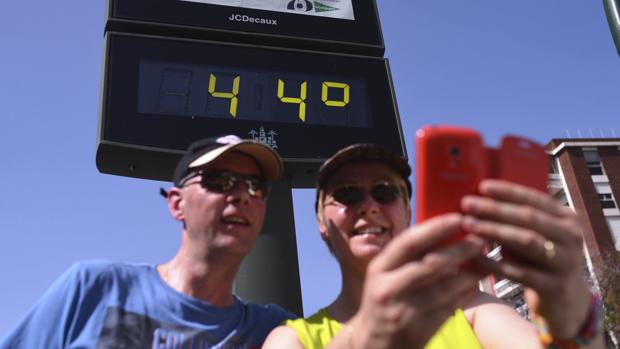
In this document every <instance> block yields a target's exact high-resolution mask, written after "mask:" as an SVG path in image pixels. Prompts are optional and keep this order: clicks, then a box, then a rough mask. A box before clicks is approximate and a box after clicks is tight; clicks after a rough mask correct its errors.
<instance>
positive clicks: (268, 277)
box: [233, 178, 303, 316]
mask: <svg viewBox="0 0 620 349" xmlns="http://www.w3.org/2000/svg"><path fill="white" fill-rule="evenodd" d="M233 290H234V292H235V294H237V295H239V296H240V297H241V298H242V299H244V300H246V301H251V302H255V303H259V304H266V303H276V304H279V305H281V306H282V307H284V308H285V309H287V310H289V311H291V312H293V313H295V314H297V315H299V316H303V307H302V302H301V286H300V282H299V267H298V259H297V241H296V238H295V219H294V217H293V193H292V185H291V181H290V179H288V178H284V179H283V180H281V181H278V182H274V183H273V184H272V186H271V187H270V192H269V198H268V199H267V216H266V217H265V223H264V225H263V230H262V232H261V236H260V238H259V239H258V242H257V243H256V246H255V247H254V249H253V250H252V252H251V253H250V255H248V256H247V257H246V259H245V261H244V262H243V264H242V265H241V269H240V270H239V273H238V274H237V278H236V279H235V284H234V286H233Z"/></svg>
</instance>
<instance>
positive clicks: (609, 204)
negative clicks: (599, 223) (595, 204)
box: [597, 193, 616, 208]
mask: <svg viewBox="0 0 620 349" xmlns="http://www.w3.org/2000/svg"><path fill="white" fill-rule="evenodd" d="M597 195H598V201H600V202H601V207H603V208H616V203H615V202H614V198H613V197H612V196H611V193H609V194H597Z"/></svg>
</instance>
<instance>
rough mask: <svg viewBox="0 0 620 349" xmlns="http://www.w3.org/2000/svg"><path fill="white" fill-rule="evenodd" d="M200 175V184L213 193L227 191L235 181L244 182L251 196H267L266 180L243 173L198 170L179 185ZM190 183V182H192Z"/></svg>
mask: <svg viewBox="0 0 620 349" xmlns="http://www.w3.org/2000/svg"><path fill="white" fill-rule="evenodd" d="M198 176H201V178H200V182H194V183H200V185H201V186H202V187H203V188H205V189H206V190H207V191H210V192H214V193H228V192H230V191H231V190H232V189H233V188H234V187H235V185H236V184H237V182H245V184H246V185H247V187H248V194H250V196H251V197H255V198H259V199H265V198H266V197H267V181H265V180H264V179H262V178H260V177H256V176H249V175H243V174H239V173H234V172H228V171H198V172H195V173H193V174H191V175H190V176H189V177H187V178H185V179H184V180H183V181H181V184H180V185H179V186H180V187H183V186H185V185H186V184H187V181H188V180H190V179H192V178H194V177H198ZM194 183H190V184H194Z"/></svg>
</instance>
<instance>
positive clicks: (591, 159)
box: [583, 148, 605, 176]
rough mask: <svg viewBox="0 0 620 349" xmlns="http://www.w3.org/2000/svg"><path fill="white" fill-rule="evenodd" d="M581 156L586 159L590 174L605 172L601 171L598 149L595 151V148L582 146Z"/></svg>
mask: <svg viewBox="0 0 620 349" xmlns="http://www.w3.org/2000/svg"><path fill="white" fill-rule="evenodd" d="M583 157H584V159H585V160H586V165H587V166H588V171H590V175H592V176H600V175H603V174H605V173H604V172H603V166H602V165H601V159H600V158H599V156H598V151H596V149H591V148H584V149H583Z"/></svg>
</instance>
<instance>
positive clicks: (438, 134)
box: [416, 126, 487, 243]
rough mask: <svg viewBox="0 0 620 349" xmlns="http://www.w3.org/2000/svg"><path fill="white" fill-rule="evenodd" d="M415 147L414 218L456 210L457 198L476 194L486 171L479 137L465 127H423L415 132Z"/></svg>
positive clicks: (458, 206) (484, 153) (483, 148)
mask: <svg viewBox="0 0 620 349" xmlns="http://www.w3.org/2000/svg"><path fill="white" fill-rule="evenodd" d="M416 149H417V150H416V151H417V154H416V155H417V156H416V221H417V222H418V223H420V222H423V221H424V220H427V219H429V218H431V217H434V216H437V215H440V214H443V213H448V212H459V211H460V210H461V209H460V202H461V198H462V197H463V196H464V195H468V194H476V193H477V192H478V184H479V183H480V181H481V180H482V179H483V178H485V176H486V174H487V164H486V161H487V157H486V149H485V147H484V143H483V140H482V136H481V135H480V134H479V133H478V132H477V131H475V130H472V129H469V128H462V127H453V126H426V127H423V128H421V129H420V130H418V132H417V133H416ZM463 234H464V233H463V232H462V233H461V234H458V235H456V236H454V238H453V239H450V240H449V241H448V243H449V242H451V241H455V240H458V239H460V238H462V236H463Z"/></svg>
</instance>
